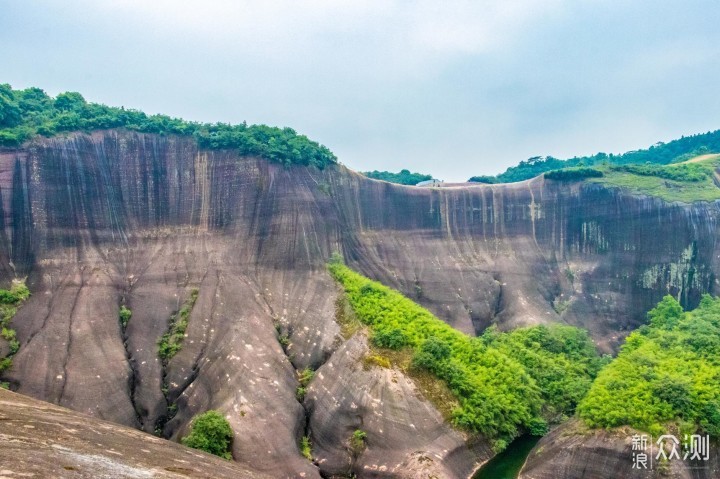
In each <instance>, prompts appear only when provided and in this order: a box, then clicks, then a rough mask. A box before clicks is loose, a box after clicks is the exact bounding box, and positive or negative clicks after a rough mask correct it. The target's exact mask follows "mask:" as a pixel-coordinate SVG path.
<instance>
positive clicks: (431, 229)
mask: <svg viewBox="0 0 720 479" xmlns="http://www.w3.org/2000/svg"><path fill="white" fill-rule="evenodd" d="M0 200H1V201H0V218H1V219H2V221H0V278H1V279H4V280H6V281H9V280H10V279H11V278H13V277H24V276H27V277H28V285H29V287H30V289H31V291H32V292H33V295H32V297H31V298H30V299H29V300H28V301H27V302H26V303H25V305H24V306H23V307H22V308H21V310H20V311H19V312H18V313H17V315H16V317H15V319H14V321H13V324H14V327H15V329H16V330H17V332H18V338H19V340H20V342H21V348H20V351H19V352H18V354H17V355H16V356H15V358H14V361H13V368H12V370H11V371H10V372H9V373H7V374H6V375H5V380H9V381H10V382H11V384H12V387H13V388H14V389H16V390H18V391H19V392H22V393H25V394H28V395H31V396H34V397H37V398H41V399H45V400H48V401H51V402H54V403H57V404H60V405H64V406H67V407H70V408H72V409H75V410H78V411H82V412H86V413H89V414H92V415H94V416H96V417H100V418H104V419H108V420H111V421H114V422H118V423H121V424H125V425H129V426H133V427H138V428H142V429H143V430H145V431H150V432H151V431H154V430H155V429H156V428H158V427H160V428H162V429H163V432H164V434H165V435H168V436H170V437H173V438H178V437H180V436H182V435H183V434H185V433H186V431H187V425H188V422H189V419H190V418H191V417H192V416H194V415H195V414H197V413H199V412H202V411H204V410H206V409H209V408H215V409H220V410H222V411H223V412H225V413H226V414H228V415H229V416H230V417H231V423H232V426H233V428H234V430H235V431H236V438H235V443H234V444H235V446H234V448H235V449H234V454H235V457H236V458H237V459H238V460H240V461H244V462H248V463H251V464H252V465H253V466H254V467H256V468H257V469H258V470H264V471H268V472H269V473H270V474H271V475H273V476H275V477H283V476H293V477H294V476H296V475H299V474H304V475H305V477H318V471H317V468H316V467H314V466H313V465H312V464H311V463H310V462H308V461H307V460H305V459H303V458H302V457H301V456H300V453H299V450H298V446H297V444H298V441H299V440H300V438H301V437H302V435H303V434H305V433H306V423H307V416H308V414H307V411H306V410H305V409H304V408H303V406H302V405H301V404H300V403H299V402H298V401H297V399H296V397H295V390H296V388H297V386H298V384H297V380H296V374H295V370H296V369H301V368H304V367H306V366H309V367H313V368H318V367H320V366H322V365H323V364H324V363H325V362H326V361H327V360H328V358H330V357H331V356H332V355H333V354H337V353H334V351H336V349H337V347H338V345H339V344H340V343H341V342H342V341H338V330H339V328H338V326H337V325H336V323H335V321H334V304H335V299H336V296H337V289H336V286H335V285H334V283H333V281H332V279H331V278H330V277H329V275H328V274H327V272H326V269H325V262H326V260H327V258H328V257H329V256H330V254H331V253H332V252H333V251H336V250H337V251H341V252H342V253H343V255H344V256H345V258H346V261H347V263H348V264H349V266H351V267H353V268H355V269H357V270H359V271H360V272H362V273H364V274H366V275H367V276H369V277H371V278H373V279H377V280H379V281H381V282H383V283H384V284H387V285H388V286H391V287H394V288H397V289H399V290H400V291H402V292H404V293H405V294H406V295H408V296H409V297H411V298H413V299H415V300H417V301H418V302H419V303H421V304H423V305H424V306H426V307H428V308H429V309H430V310H431V311H433V312H434V313H435V314H437V315H438V316H439V317H441V318H442V319H444V320H445V321H447V322H448V323H449V324H451V325H453V326H454V327H456V328H458V329H460V330H462V331H465V332H468V333H471V334H472V333H475V332H478V331H482V330H483V329H484V328H485V327H487V326H488V325H490V324H493V323H497V324H498V325H499V326H500V327H501V328H512V327H515V326H520V325H530V324H540V323H548V322H554V321H564V322H567V323H570V324H575V325H580V326H583V327H586V328H588V329H589V330H590V331H591V334H592V335H593V337H594V339H595V340H596V341H597V343H598V345H599V346H600V347H601V348H603V349H605V350H610V349H612V348H614V347H616V346H617V345H618V344H619V342H620V341H621V340H622V337H623V336H624V334H626V332H627V331H628V330H630V329H632V328H634V327H636V326H637V325H638V324H639V323H640V322H641V321H642V320H643V318H644V314H645V313H644V312H645V311H646V310H647V309H649V308H650V307H651V306H652V305H653V304H654V303H656V302H657V301H658V300H659V299H660V298H661V297H662V296H663V295H664V294H667V293H670V294H673V295H675V296H678V297H680V299H681V300H682V301H683V302H684V303H685V304H686V305H688V306H693V305H694V304H695V303H697V302H698V300H699V297H700V295H701V294H702V293H703V292H707V291H711V292H716V290H717V284H716V281H715V272H716V271H717V270H718V266H719V265H718V261H719V259H718V258H719V257H720V255H719V254H718V252H717V251H716V249H717V248H716V244H715V240H714V239H715V237H716V229H717V218H718V215H719V213H720V212H719V211H718V206H717V204H715V203H713V204H707V203H703V204H696V205H692V206H687V205H679V204H672V205H671V204H667V203H663V202H662V201H659V200H656V199H649V198H638V197H633V196H629V195H626V194H623V193H622V192H620V191H617V190H609V189H605V188H602V187H600V186H597V185H592V184H577V183H575V184H558V183H553V182H549V181H548V182H546V181H544V180H543V179H541V178H538V179H535V180H532V181H527V182H522V183H516V184H510V185H479V186H474V187H457V188H441V189H436V188H415V187H403V186H399V185H392V184H388V183H384V182H380V181H374V180H369V179H367V178H364V177H362V176H360V175H358V174H355V173H353V172H351V171H349V170H347V169H345V168H344V167H341V166H337V167H330V168H327V169H326V170H324V171H318V170H315V169H310V168H305V167H289V168H284V167H282V166H280V165H277V164H271V163H268V162H266V161H264V160H260V159H257V158H240V157H238V156H237V154H236V153H235V152H232V151H202V150H198V148H197V146H196V145H195V143H194V141H193V140H192V139H188V138H177V137H163V136H154V135H144V134H137V133H133V132H126V131H108V132H98V133H94V134H92V135H82V134H78V135H70V136H68V137H67V138H56V139H47V140H39V141H37V142H35V143H32V144H30V145H28V146H27V147H25V148H24V149H20V150H7V149H6V150H0ZM193 288H197V289H198V290H199V297H198V300H197V303H196V305H195V308H194V309H193V311H192V314H191V316H190V321H189V326H188V330H187V333H186V337H185V340H184V343H183V347H182V350H181V351H180V352H179V353H178V354H177V355H176V356H175V357H174V358H172V360H170V361H169V363H168V364H167V365H163V364H162V362H161V361H160V360H159V358H158V355H157V342H158V340H159V338H160V337H161V336H162V334H163V333H164V332H165V331H166V330H167V327H168V320H169V318H170V316H171V315H172V314H173V312H175V311H177V310H178V309H179V308H180V307H181V305H182V303H183V302H184V301H185V300H186V298H187V297H188V296H189V295H190V292H191V290H192V289H193ZM120 304H126V305H127V306H128V307H129V308H131V309H132V311H133V316H132V319H131V320H130V322H129V324H128V326H127V328H126V329H125V330H124V331H123V330H122V328H121V327H120V325H119V321H118V308H119V306H120ZM278 330H279V332H278ZM279 335H283V336H287V338H288V339H289V344H288V345H287V346H286V347H284V348H283V347H281V345H280V343H279V341H278V336H279ZM283 342H284V341H283ZM348 347H349V346H348ZM337 363H338V364H345V366H343V367H344V368H347V369H348V371H351V370H352V368H353V367H354V366H352V365H351V364H349V363H347V362H337ZM336 374H337V375H338V377H343V375H344V373H343V372H342V371H340V372H338V373H336ZM363 378H364V376H363ZM373 378H374V376H372V375H370V376H368V377H367V380H368V381H376V380H378V379H377V378H375V379H373ZM363 380H365V379H363ZM378 384H380V383H378ZM367 386H368V385H367V384H359V385H358V387H367ZM326 387H328V388H329V385H326ZM378 387H379V386H378ZM168 404H177V414H176V415H175V416H174V417H173V418H171V416H172V413H171V414H168ZM318 404H327V403H324V402H323V401H321V400H320V399H318V401H317V403H316V405H315V406H314V408H313V410H312V411H313V415H317V414H320V415H322V414H324V413H323V412H322V411H320V409H319V406H317V405H318ZM322 407H329V406H322ZM348 414H349V413H348ZM394 414H395V412H394V411H388V412H387V415H388V416H390V417H388V416H386V418H387V420H391V419H392V417H394V416H393V415H394ZM397 414H398V416H397V417H398V419H397V422H403V421H405V422H406V419H405V418H407V417H408V416H409V413H407V411H406V410H405V409H402V408H401V409H400V410H398V411H397ZM170 418H171V419H170ZM352 418H353V416H352V415H348V416H347V417H341V418H337V419H336V421H335V425H332V424H331V425H329V426H324V427H326V429H327V428H328V427H329V428H332V427H338V428H341V427H345V426H342V425H347V424H350V423H352V421H353V420H354V419H352ZM168 419H170V420H169V422H167V424H165V423H166V421H167V420H168ZM413 420H414V421H415V420H416V418H415V417H414V416H413ZM310 423H311V427H310V432H311V434H312V428H313V427H316V426H314V425H315V424H316V423H317V421H315V420H314V419H313V418H312V416H311V419H310ZM318 427H319V426H318ZM438 427H439V426H438ZM431 429H432V428H431ZM438 430H439V429H438ZM338 431H339V432H338ZM338 431H335V432H333V431H329V432H324V433H323V434H327V435H328V437H334V436H333V435H335V437H338V438H339V437H341V436H343V435H344V434H345V433H346V430H345V429H338ZM433 434H436V432H433V433H432V434H430V435H428V436H420V437H428V438H430V437H432V438H435V437H437V436H436V435H435V436H433ZM437 434H439V433H437ZM448 434H449V433H448ZM415 436H416V435H413V434H409V433H408V434H404V435H401V436H397V438H398V439H397V440H396V441H394V443H393V444H388V445H387V447H388V448H390V447H391V446H392V447H397V444H403V441H407V444H415V443H416V442H417V441H416V439H417V438H416V437H415ZM393 437H395V436H393ZM447 437H449V436H447ZM455 437H456V436H453V438H455ZM428 440H429V441H435V439H428ZM453 441H455V439H452V440H448V442H447V444H446V443H444V442H443V443H442V444H440V443H438V445H433V444H435V443H428V445H427V447H426V448H425V449H421V450H437V448H438V447H442V448H443V450H445V449H447V450H448V451H450V450H452V448H453V447H455V445H456V443H455V442H453ZM321 442H322V441H321ZM375 443H376V444H377V443H378V442H377V441H375ZM383 447H384V446H383ZM413 447H414V446H413ZM330 449H332V448H328V449H326V450H325V452H324V453H323V454H326V455H327V457H328V458H330V457H331V456H332V457H336V456H337V454H339V453H338V452H337V451H338V450H339V449H338V448H337V447H336V448H335V449H336V451H335V452H332V451H331V450H330ZM410 449H412V448H410ZM410 449H408V450H410ZM388 451H389V449H388ZM457 451H458V452H456V453H454V456H453V457H457V458H458V459H457V460H455V459H453V461H450V460H446V459H442V461H441V462H442V464H443V466H442V467H447V468H450V469H452V470H453V471H455V472H458V471H465V468H466V464H469V463H472V462H473V461H475V456H474V455H473V454H474V453H473V454H471V453H470V452H463V450H462V449H461V448H460V449H457ZM366 454H368V455H366ZM372 454H376V452H373V453H372ZM388 454H391V453H390V452H388ZM393 454H394V453H393ZM448 454H449V453H448ZM440 455H441V456H442V454H440ZM381 456H382V452H381V451H377V456H372V455H371V453H370V450H368V452H367V453H364V454H363V455H362V456H361V458H360V459H361V461H360V462H358V464H360V465H361V466H362V469H361V470H358V472H362V473H364V472H363V471H365V469H364V467H365V466H364V465H365V464H368V465H372V464H379V463H380V461H379V459H376V457H381ZM393 457H398V458H402V457H404V458H405V459H402V460H403V461H404V460H406V457H407V456H406V455H405V456H403V455H402V454H397V455H394V456H393ZM442 457H444V456H442ZM333 461H334V462H333ZM365 461H367V462H365ZM327 462H328V463H331V462H332V464H340V463H341V461H340V459H332V461H330V459H328V461H327ZM454 464H458V466H455V465H454ZM320 467H321V468H322V467H324V466H322V464H321V466H320ZM332 467H335V465H333V466H332ZM388 467H390V465H388ZM455 467H457V470H456V469H454V468H455ZM458 473H459V472H458Z"/></svg>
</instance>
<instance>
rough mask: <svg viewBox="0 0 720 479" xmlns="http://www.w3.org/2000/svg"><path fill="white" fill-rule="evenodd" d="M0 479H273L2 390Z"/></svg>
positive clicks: (0, 393)
mask: <svg viewBox="0 0 720 479" xmlns="http://www.w3.org/2000/svg"><path fill="white" fill-rule="evenodd" d="M0 424H1V426H0V477H10V478H14V477H52V478H56V479H104V478H107V479H115V478H118V477H123V478H135V479H145V478H157V479H173V478H175V479H180V478H185V479H187V478H196V479H211V478H212V479H236V478H239V477H242V478H245V479H270V478H271V477H272V476H266V475H264V474H260V473H257V472H254V471H252V470H250V469H248V468H245V467H243V466H241V465H239V464H236V463H233V462H231V461H226V460H224V459H220V458H218V457H215V456H212V455H210V454H206V453H204V452H200V451H196V450H194V449H189V448H186V447H182V446H180V445H178V444H175V443H172V442H169V441H164V440H162V439H159V438H156V437H153V436H151V435H149V434H145V433H142V432H140V431H137V430H134V429H130V428H128V427H125V426H120V425H117V424H113V423H110V422H106V421H101V420H98V419H97V418H94V417H92V416H86V415H83V414H78V413H76V412H74V411H70V410H68V409H65V408H62V407H58V406H55V405H52V404H49V403H46V402H43V401H38V400H35V399H31V398H29V397H27V396H22V395H20V394H15V393H12V392H10V391H6V390H4V389H0Z"/></svg>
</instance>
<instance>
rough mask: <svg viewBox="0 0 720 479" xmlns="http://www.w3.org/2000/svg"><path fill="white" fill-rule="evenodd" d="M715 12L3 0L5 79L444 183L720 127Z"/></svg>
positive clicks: (676, 7)
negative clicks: (323, 149) (286, 135)
mask: <svg viewBox="0 0 720 479" xmlns="http://www.w3.org/2000/svg"><path fill="white" fill-rule="evenodd" d="M719 25H720V4H718V2H717V0H711V1H699V0H698V1H694V0H683V1H674V2H671V1H663V0H655V1H629V0H627V1H626V0H587V1H584V0H567V1H564V0H538V1H533V0H505V1H483V0H474V1H437V0H436V1H424V0H419V1H414V2H411V1H397V0H365V1H354V0H345V1H339V0H338V1H330V0H312V1H308V0H278V1H273V0H256V1H244V0H236V1H232V0H204V1H182V0H152V1H149V0H102V1H97V0H77V1H72V0H65V1H28V0H17V1H13V0H0V83H10V84H11V85H13V87H15V88H24V87H28V86H38V87H40V88H43V89H44V90H45V91H47V92H48V93H49V94H51V95H55V94H57V93H59V92H62V91H68V90H69V91H79V92H81V93H82V94H83V95H84V96H85V98H86V99H88V100H89V101H95V102H101V103H106V104H108V105H113V106H125V107H128V108H137V109H141V110H143V111H146V112H148V113H166V114H169V115H172V116H178V117H182V118H185V119H188V120H198V121H208V122H214V121H223V122H231V123H239V122H242V121H243V120H246V121H247V122H248V123H266V124H269V125H275V126H290V127H292V128H294V129H296V130H297V131H298V132H300V133H303V134H306V135H308V136H309V137H310V138H312V139H314V140H317V141H319V142H320V143H323V144H325V145H326V146H328V147H329V148H330V149H331V150H333V151H334V152H335V154H337V156H338V157H339V159H340V161H341V162H343V163H344V164H346V165H348V166H350V167H351V168H354V169H357V170H373V169H380V170H392V171H397V170H400V169H402V168H408V169H410V170H413V171H420V172H423V173H430V174H433V175H434V176H435V177H437V178H441V179H445V180H465V179H467V178H468V177H469V176H473V175H480V174H495V173H499V172H501V171H503V170H504V169H505V168H506V167H508V166H511V165H514V164H517V163H518V162H519V161H520V160H523V159H526V158H528V157H531V156H536V155H553V156H556V157H561V158H565V157H570V156H573V155H584V154H592V153H596V152H598V151H604V152H613V153H619V152H624V151H627V150H632V149H638V148H645V147H647V146H649V145H651V144H653V143H655V142H657V141H668V140H671V139H674V138H677V137H680V136H681V135H689V134H694V133H700V132H706V131H710V130H716V129H720V114H718V112H720V28H719Z"/></svg>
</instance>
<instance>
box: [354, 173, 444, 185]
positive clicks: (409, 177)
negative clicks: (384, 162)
mask: <svg viewBox="0 0 720 479" xmlns="http://www.w3.org/2000/svg"><path fill="white" fill-rule="evenodd" d="M362 174H363V175H365V176H367V177H368V178H373V179H375V180H383V181H389V182H390V183H397V184H399V185H417V184H418V183H420V182H421V181H427V180H432V175H424V174H422V173H410V170H400V171H399V172H398V173H392V172H390V171H378V170H375V171H364V172H362Z"/></svg>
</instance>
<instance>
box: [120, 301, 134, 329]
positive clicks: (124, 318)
mask: <svg viewBox="0 0 720 479" xmlns="http://www.w3.org/2000/svg"><path fill="white" fill-rule="evenodd" d="M131 317H132V311H131V310H130V309H128V308H127V307H126V306H125V305H124V304H123V305H122V306H120V325H121V326H122V328H123V329H125V328H127V325H128V322H129V321H130V318H131Z"/></svg>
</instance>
